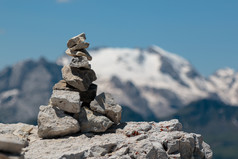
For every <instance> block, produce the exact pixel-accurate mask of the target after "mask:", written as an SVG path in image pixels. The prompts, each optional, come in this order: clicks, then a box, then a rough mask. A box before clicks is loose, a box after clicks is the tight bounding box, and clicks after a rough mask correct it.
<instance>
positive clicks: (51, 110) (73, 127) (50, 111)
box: [38, 106, 80, 138]
mask: <svg viewBox="0 0 238 159" xmlns="http://www.w3.org/2000/svg"><path fill="white" fill-rule="evenodd" d="M79 130H80V127H79V124H78V121H77V120H75V119H74V118H73V117H71V116H69V115H67V114H65V113H64V111H62V110H59V109H58V108H56V107H53V106H40V112H39V115H38V135H39V137H41V138H53V137H58V136H64V135H69V134H73V133H76V132H78V131H79Z"/></svg>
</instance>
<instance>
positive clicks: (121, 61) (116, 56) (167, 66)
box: [0, 46, 238, 122]
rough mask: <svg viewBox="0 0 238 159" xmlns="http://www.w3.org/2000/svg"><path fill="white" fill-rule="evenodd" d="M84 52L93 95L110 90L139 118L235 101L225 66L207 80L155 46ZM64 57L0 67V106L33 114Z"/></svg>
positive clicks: (237, 76)
mask: <svg viewBox="0 0 238 159" xmlns="http://www.w3.org/2000/svg"><path fill="white" fill-rule="evenodd" d="M89 52H90V53H91V54H92V56H93V60H92V62H91V63H92V66H94V67H93V69H95V71H96V72H97V77H98V80H97V82H96V84H98V86H99V87H98V94H99V93H100V92H101V90H104V91H105V92H109V93H112V94H113V95H114V98H115V99H116V100H117V102H118V103H120V104H121V105H124V106H127V107H128V108H130V109H131V110H132V111H134V112H136V114H140V115H141V116H142V117H143V118H144V120H148V119H151V116H155V117H157V118H158V117H165V116H168V115H170V114H173V113H175V112H176V111H177V110H178V109H179V108H181V107H183V106H185V105H187V104H189V103H190V102H192V101H196V100H199V99H204V98H211V99H216V100H221V101H223V102H224V103H227V104H232V105H238V104H237V103H238V101H237V100H236V95H238V94H237V93H238V91H237V90H238V73H237V72H235V71H233V72H232V71H231V70H230V69H227V71H228V73H227V74H228V75H226V74H225V73H224V72H226V70H224V71H223V73H222V70H220V71H219V70H218V73H216V74H214V75H212V76H211V77H209V78H208V79H207V78H205V77H203V76H202V75H201V74H200V73H199V72H198V71H197V70H196V69H195V68H194V67H193V66H192V64H190V63H189V62H188V61H187V60H186V59H184V58H182V57H179V56H178V55H174V54H172V53H169V52H167V51H165V50H163V49H161V48H159V47H157V46H152V47H149V48H147V49H138V48H136V49H132V48H107V47H104V48H97V49H91V50H89ZM69 61H70V58H68V57H67V58H66V55H65V56H61V57H60V58H59V59H58V60H57V62H56V63H57V64H56V63H53V62H48V61H47V60H45V59H43V58H41V59H40V60H38V61H33V60H26V61H23V62H20V63H17V64H16V65H14V66H13V67H8V68H5V69H4V70H3V71H0V108H1V110H3V109H4V110H6V111H7V110H9V111H10V112H12V113H13V114H14V113H15V112H16V111H17V110H18V107H19V108H20V110H22V111H25V112H28V113H29V114H30V116H31V117H34V116H36V115H37V113H38V106H39V105H41V104H46V103H47V102H48V99H49V96H50V94H51V88H52V86H53V85H54V84H55V83H56V82H58V81H59V80H60V79H62V77H61V71H60V69H61V67H62V64H67V63H68V62H69ZM219 72H220V73H219ZM231 78H232V79H231ZM227 83H228V84H229V87H228V86H226V85H227ZM223 85H224V87H221V86H223ZM220 88H222V89H221V90H220ZM230 88H232V89H230ZM33 100H35V101H33ZM28 107H29V109H28ZM33 107H34V109H33ZM31 110H32V111H34V112H31ZM2 112H4V111H2ZM17 117H18V118H25V117H24V116H23V117H22V115H18V116H16V117H11V119H8V120H6V119H5V120H6V121H8V122H13V121H14V120H15V121H17V119H16V118H17ZM13 118H15V119H13ZM3 120H4V119H1V120H0V121H3ZM20 121H22V122H25V120H20Z"/></svg>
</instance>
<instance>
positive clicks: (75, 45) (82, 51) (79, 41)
mask: <svg viewBox="0 0 238 159" xmlns="http://www.w3.org/2000/svg"><path fill="white" fill-rule="evenodd" d="M85 40H86V36H85V33H81V34H79V35H77V36H75V37H73V38H71V39H70V40H69V41H68V42H67V47H68V49H67V50H66V51H65V53H66V54H67V55H69V56H85V57H87V59H88V60H89V61H91V60H92V57H91V56H90V55H89V53H88V52H87V50H86V48H88V47H89V43H87V42H85Z"/></svg>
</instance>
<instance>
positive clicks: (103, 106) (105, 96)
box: [90, 93, 122, 124]
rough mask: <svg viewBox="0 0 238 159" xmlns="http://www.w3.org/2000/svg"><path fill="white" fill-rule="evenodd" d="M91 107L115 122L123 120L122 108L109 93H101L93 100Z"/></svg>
mask: <svg viewBox="0 0 238 159" xmlns="http://www.w3.org/2000/svg"><path fill="white" fill-rule="evenodd" d="M90 108H91V109H92V110H93V111H95V112H98V113H100V114H104V115H106V116H107V117H108V118H109V119H111V120H112V121H113V122H114V123H116V124H118V123H119V122H120V120H121V112H122V108H121V106H120V105H118V104H117V103H116V102H115V100H114V99H113V98H112V95H111V94H109V93H101V94H100V95H98V96H97V97H96V98H95V100H94V101H92V102H91V104H90Z"/></svg>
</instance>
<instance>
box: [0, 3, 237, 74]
mask: <svg viewBox="0 0 238 159" xmlns="http://www.w3.org/2000/svg"><path fill="white" fill-rule="evenodd" d="M81 32H85V33H86V35H87V41H88V42H90V44H91V45H90V47H96V46H111V47H132V48H133V47H141V48H146V47H148V46H150V45H158V46H160V47H162V48H163V49H165V50H168V51H170V52H173V53H176V54H178V55H180V56H182V57H184V58H186V59H188V60H189V61H190V62H191V63H192V64H193V65H194V66H195V68H197V70H198V71H199V72H200V73H202V74H203V75H209V74H211V73H213V72H214V71H215V70H216V69H219V68H224V67H231V68H233V69H235V70H237V68H238V1H237V0H227V1H226V0H222V1H221V0H209V1H205V0H199V1H191V0H179V1H178V0H120V1H118V0H0V54H1V56H0V69H1V68H3V67H5V66H7V65H11V64H14V63H16V62H17V61H20V60H23V59H28V58H34V59H37V58H39V57H40V56H44V57H46V58H47V59H49V60H51V61H54V60H56V59H57V57H59V56H61V55H62V54H63V52H64V50H65V49H66V42H67V40H68V39H69V38H71V37H72V36H75V35H77V34H79V33H81Z"/></svg>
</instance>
